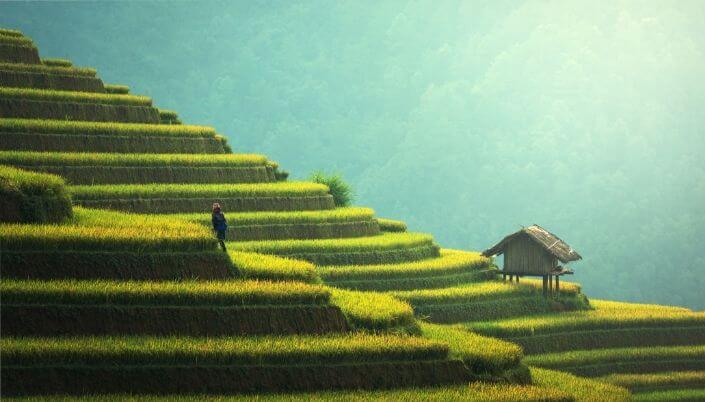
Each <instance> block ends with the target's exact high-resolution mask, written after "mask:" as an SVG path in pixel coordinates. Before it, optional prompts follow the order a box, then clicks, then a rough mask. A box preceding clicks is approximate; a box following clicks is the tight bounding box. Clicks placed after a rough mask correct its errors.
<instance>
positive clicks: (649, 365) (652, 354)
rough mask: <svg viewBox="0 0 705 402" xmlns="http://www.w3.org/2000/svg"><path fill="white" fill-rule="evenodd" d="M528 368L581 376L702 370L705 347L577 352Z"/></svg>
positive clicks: (533, 360) (536, 360)
mask: <svg viewBox="0 0 705 402" xmlns="http://www.w3.org/2000/svg"><path fill="white" fill-rule="evenodd" d="M525 362H526V363H527V364H530V365H533V366H538V367H544V368H550V369H556V370H563V371H569V372H572V373H575V374H577V375H583V376H588V377H590V376H602V375H606V374H616V373H655V372H664V371H687V370H704V369H705V345H693V346H658V347H649V348H612V349H599V350H577V351H568V352H560V353H547V354H542V355H533V356H528V357H526V358H525Z"/></svg>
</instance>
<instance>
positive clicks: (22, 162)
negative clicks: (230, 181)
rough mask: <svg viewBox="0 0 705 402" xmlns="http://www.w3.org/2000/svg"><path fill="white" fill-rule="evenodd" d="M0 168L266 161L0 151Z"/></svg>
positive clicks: (260, 162)
mask: <svg viewBox="0 0 705 402" xmlns="http://www.w3.org/2000/svg"><path fill="white" fill-rule="evenodd" d="M0 164H5V165H19V166H28V167H42V166H91V167H96V166H140V167H160V166H185V167H249V166H266V165H267V157H265V156H263V155H253V154H223V155H207V154H204V155H199V154H114V153H79V152H23V151H0Z"/></svg>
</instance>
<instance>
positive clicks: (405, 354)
mask: <svg viewBox="0 0 705 402" xmlns="http://www.w3.org/2000/svg"><path fill="white" fill-rule="evenodd" d="M0 345H1V346H2V350H3V366H4V367H12V366H43V365H47V363H49V362H50V363H49V364H51V365H63V366H103V365H138V364H139V365H141V364H149V365H180V364H187V365H191V364H192V363H193V362H194V361H198V362H199V364H201V365H228V366H231V365H264V364H283V365H304V364H330V363H344V362H345V363H351V362H371V361H380V360H381V361H384V360H392V361H393V360H415V359H421V360H436V359H445V358H446V357H447V355H448V346H447V345H445V344H444V343H442V342H438V341H434V340H430V339H426V338H422V337H410V336H394V335H372V334H348V335H332V336H316V337H309V336H291V337H281V336H274V337H267V336H262V337H241V338H183V337H166V338H152V337H72V338H4V337H3V339H2V340H0Z"/></svg>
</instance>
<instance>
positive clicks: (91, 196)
mask: <svg viewBox="0 0 705 402" xmlns="http://www.w3.org/2000/svg"><path fill="white" fill-rule="evenodd" d="M69 191H70V192H71V195H72V196H73V197H74V198H76V199H79V200H105V199H127V198H140V199H149V198H203V197H213V198H216V197H217V198H228V197H238V198H239V197H297V196H298V197H305V196H316V195H326V194H328V187H326V186H324V185H322V184H317V183H307V182H281V183H256V184H144V185H139V184H124V185H99V186H70V187H69ZM226 212H227V211H226Z"/></svg>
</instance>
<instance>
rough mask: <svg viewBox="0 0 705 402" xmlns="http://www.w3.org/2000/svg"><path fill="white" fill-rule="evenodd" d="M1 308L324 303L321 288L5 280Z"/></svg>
mask: <svg viewBox="0 0 705 402" xmlns="http://www.w3.org/2000/svg"><path fill="white" fill-rule="evenodd" d="M0 294H2V299H3V303H4V304H5V305H9V304H23V305H31V304H72V305H99V304H110V305H119V306H128V305H132V306H150V305H151V306H158V305H163V306H230V307H234V306H251V305H277V304H280V305H281V304H284V305H285V304H327V303H328V301H329V298H330V292H329V291H328V290H326V289H325V288H324V287H322V286H320V285H308V284H303V283H299V282H279V283H277V282H266V281H185V282H130V281H79V280H63V281H36V280H13V279H4V280H3V281H2V283H0Z"/></svg>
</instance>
